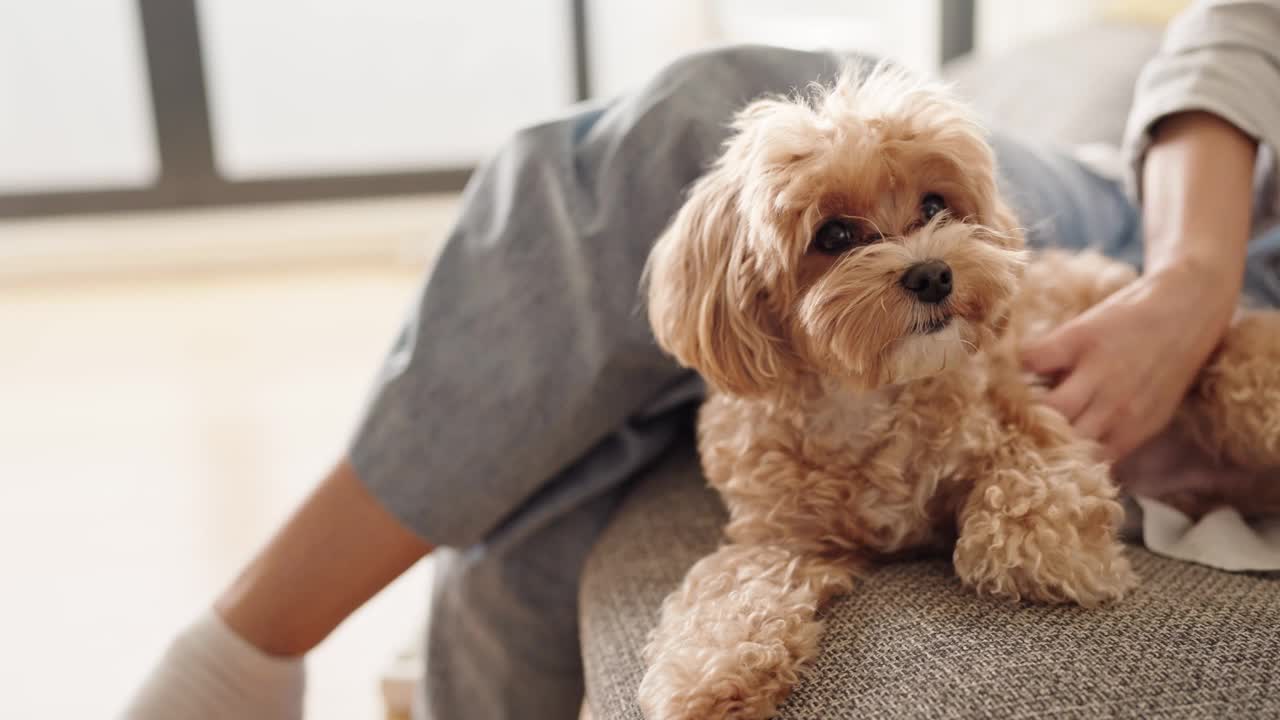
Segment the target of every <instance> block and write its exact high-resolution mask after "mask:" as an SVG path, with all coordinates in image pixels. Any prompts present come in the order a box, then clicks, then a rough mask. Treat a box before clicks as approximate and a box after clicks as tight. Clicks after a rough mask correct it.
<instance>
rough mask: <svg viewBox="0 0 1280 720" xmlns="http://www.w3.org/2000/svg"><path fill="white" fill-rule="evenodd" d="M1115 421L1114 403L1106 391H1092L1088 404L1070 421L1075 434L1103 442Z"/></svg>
mask: <svg viewBox="0 0 1280 720" xmlns="http://www.w3.org/2000/svg"><path fill="white" fill-rule="evenodd" d="M1114 422H1115V403H1114V401H1112V400H1111V398H1109V397H1108V396H1107V394H1106V393H1094V395H1093V397H1092V398H1091V399H1090V400H1089V404H1088V405H1087V406H1086V407H1085V408H1084V409H1083V410H1081V411H1080V413H1079V414H1078V415H1077V416H1076V417H1075V419H1074V420H1072V421H1071V426H1072V427H1073V428H1075V431H1076V434H1077V435H1079V436H1081V437H1086V438H1089V439H1090V440H1097V441H1098V442H1103V438H1105V437H1108V435H1109V433H1110V431H1111V427H1112V425H1113V423H1114Z"/></svg>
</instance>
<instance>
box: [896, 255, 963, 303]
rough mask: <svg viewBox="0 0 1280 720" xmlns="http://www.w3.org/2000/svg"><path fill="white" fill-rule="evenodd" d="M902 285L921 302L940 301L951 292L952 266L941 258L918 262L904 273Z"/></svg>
mask: <svg viewBox="0 0 1280 720" xmlns="http://www.w3.org/2000/svg"><path fill="white" fill-rule="evenodd" d="M902 287H904V288H906V289H908V290H910V291H911V292H913V293H915V295H916V297H917V298H919V300H920V302H927V303H940V302H942V301H943V300H946V299H947V296H948V295H950V294H951V266H950V265H948V264H946V263H944V262H942V261H941V260H926V261H925V262H922V263H916V264H915V265H912V266H911V267H909V268H907V271H906V272H904V273H902Z"/></svg>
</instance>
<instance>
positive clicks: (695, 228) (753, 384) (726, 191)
mask: <svg viewBox="0 0 1280 720" xmlns="http://www.w3.org/2000/svg"><path fill="white" fill-rule="evenodd" d="M731 166H732V163H724V162H722V163H720V164H718V165H717V166H716V167H715V168H713V169H712V170H711V172H710V173H708V174H707V175H705V176H704V177H703V178H702V179H700V180H698V181H697V182H696V183H695V184H694V185H693V187H692V189H691V191H690V194H689V198H688V200H687V201H686V202H685V204H684V207H682V208H681V209H680V212H679V213H677V214H676V217H675V220H674V221H673V222H672V224H671V226H670V227H669V228H667V231H666V232H665V233H663V235H662V237H661V238H659V240H658V242H657V244H655V245H654V248H653V252H652V253H651V254H650V256H649V265H648V268H647V269H646V278H647V282H648V307H649V323H650V325H651V326H652V327H653V334H654V336H655V337H656V338H657V340H658V344H659V345H661V346H662V348H663V349H664V350H666V351H667V352H668V353H671V354H672V355H673V356H675V358H676V359H677V360H679V361H680V363H681V364H682V365H685V366H687V367H690V368H693V369H694V370H697V371H698V372H699V373H701V374H702V376H703V378H705V379H706V380H707V382H708V383H710V384H711V385H712V386H714V387H716V388H718V389H720V390H722V391H725V392H728V393H731V394H735V395H754V394H759V393H760V392H762V391H764V390H765V389H766V388H767V387H769V386H770V385H775V384H776V383H777V382H778V381H779V380H781V379H782V378H783V377H784V375H785V374H786V368H787V366H786V363H785V356H786V354H785V350H784V349H783V344H782V341H781V340H780V339H779V338H778V337H777V333H776V331H775V328H774V325H775V323H774V322H772V321H771V320H770V313H769V310H768V307H767V305H768V298H767V293H766V288H765V285H764V283H765V280H764V278H763V276H762V274H761V268H760V267H759V263H758V262H757V258H755V257H754V255H753V250H752V246H753V243H752V242H751V238H750V237H749V235H748V233H749V232H750V224H749V223H748V221H747V220H746V219H745V218H744V217H743V214H742V213H743V208H742V207H741V206H740V202H739V198H740V195H741V193H742V186H741V182H742V180H741V173H734V172H732V171H731V170H730V169H729V168H730V167H731Z"/></svg>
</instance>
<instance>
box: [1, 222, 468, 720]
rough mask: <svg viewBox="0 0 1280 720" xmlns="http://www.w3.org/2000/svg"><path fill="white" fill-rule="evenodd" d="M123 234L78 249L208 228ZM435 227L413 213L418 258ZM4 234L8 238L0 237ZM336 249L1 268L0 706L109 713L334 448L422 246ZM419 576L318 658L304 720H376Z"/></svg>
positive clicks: (9, 710)
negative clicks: (407, 251) (20, 270)
mask: <svg viewBox="0 0 1280 720" xmlns="http://www.w3.org/2000/svg"><path fill="white" fill-rule="evenodd" d="M364 211H366V212H367V211H368V209H367V208H366V209H365V210H364ZM326 212H328V213H330V214H332V213H333V212H334V209H333V208H332V207H329V208H327V209H326ZM232 214H234V213H232ZM371 217H373V218H374V219H375V220H376V217H377V213H374V214H373V215H371ZM223 218H224V219H225V218H226V214H225V213H224V215H223ZM241 219H242V220H243V218H241ZM116 222H117V221H116V220H111V221H106V222H104V223H103V224H102V225H101V226H99V227H101V228H105V229H103V230H102V233H103V234H104V235H110V228H111V227H116V226H115V225H113V223H116ZM128 222H132V223H133V225H132V226H131V227H132V230H130V231H129V233H128V234H129V235H131V236H133V235H137V236H138V237H136V238H135V237H131V238H125V239H124V240H122V241H121V243H122V244H120V245H118V246H107V247H109V248H110V249H109V250H104V248H103V247H99V248H97V249H96V250H94V252H98V253H108V254H110V255H112V256H114V257H116V258H117V259H118V258H119V257H120V256H127V255H128V254H129V253H130V252H132V251H131V250H130V248H135V249H136V248H137V247H145V246H147V242H150V243H151V244H154V240H155V237H154V235H155V234H156V232H163V233H164V234H165V235H168V234H170V233H172V234H173V237H175V238H179V237H182V236H183V234H184V233H183V228H186V229H187V230H196V229H198V228H201V227H204V226H207V225H208V216H204V215H199V214H197V215H192V216H184V218H180V219H179V220H176V221H175V220H174V218H172V217H168V218H161V219H158V220H157V221H156V223H150V222H149V220H148V219H147V218H145V217H143V218H137V217H135V218H132V219H129V220H128ZM85 224H86V223H85V221H78V222H73V223H69V224H66V225H65V226H64V227H63V228H62V230H64V231H65V232H66V233H70V234H74V232H81V233H82V234H83V233H84V231H85V227H84V226H85ZM324 224H326V225H328V224H329V223H328V222H327V221H326V222H325V223H324ZM375 224H376V222H375ZM351 225H352V227H353V228H355V230H354V231H353V233H352V238H351V240H352V245H353V247H354V246H358V245H359V243H360V241H361V237H360V233H359V231H358V229H359V227H360V224H359V222H355V221H353V222H352V223H351ZM149 227H151V228H153V229H154V228H162V230H159V231H155V232H152V231H149V230H148V229H147V228H149ZM253 227H255V222H254V221H253V220H252V217H250V219H249V220H248V221H245V222H241V223H240V224H239V225H238V226H237V233H238V235H240V237H239V240H240V242H241V244H244V243H245V238H244V237H243V233H245V232H250V233H251V232H252V229H253ZM263 227H268V226H266V225H264V226H263ZM27 229H29V228H27ZM97 229H98V227H95V228H91V230H94V231H95V232H96V231H97ZM56 230H57V228H55V231H56ZM44 231H46V232H48V228H44ZM148 233H150V234H151V235H152V236H153V237H151V238H150V239H149V240H147V242H140V243H132V242H131V240H133V239H138V238H141V237H142V236H146V235H148ZM442 234H443V233H442V226H439V225H438V224H437V225H432V223H425V224H424V226H423V227H422V228H420V232H419V237H420V239H421V241H422V243H423V248H428V247H429V246H434V245H438V241H439V236H440V235H442ZM303 235H305V233H303ZM0 239H3V240H5V241H6V242H8V241H14V240H15V239H16V240H19V241H20V240H22V239H21V238H17V235H16V231H15V228H14V227H7V226H4V225H0ZM25 239H26V240H28V241H30V240H31V238H30V237H26V238H25ZM117 239H118V238H117ZM143 239H146V238H143ZM303 239H305V238H303ZM331 240H333V239H332V238H331ZM270 242H271V239H268V238H264V243H265V244H270ZM5 244H6V243H4V242H0V246H4V245H5ZM17 244H18V245H19V246H20V245H21V242H18V243H17ZM250 244H252V243H250ZM339 244H340V243H338V242H337V241H336V240H333V241H332V242H331V243H330V245H328V246H327V247H328V248H329V251H328V252H326V253H323V254H322V255H323V257H320V258H319V259H317V258H312V257H309V256H308V255H307V253H306V251H305V244H303V245H299V246H298V247H297V248H294V249H295V250H296V249H298V248H302V250H301V251H299V252H296V253H294V256H293V257H289V252H285V251H281V252H277V253H275V255H273V256H272V257H271V258H269V259H268V260H263V258H261V257H260V258H257V261H255V262H249V263H246V262H240V261H237V262H235V263H222V262H219V261H218V260H219V258H217V257H214V256H210V257H209V258H207V259H208V260H209V261H208V262H203V263H202V262H192V260H193V256H191V255H190V254H188V255H187V256H185V260H184V262H183V263H180V264H175V265H171V266H170V267H169V268H167V269H166V268H165V267H162V266H161V265H162V264H157V262H155V257H154V256H152V255H148V257H147V258H141V259H140V261H139V263H133V264H130V263H128V262H125V263H107V265H111V266H112V268H111V269H108V270H101V268H99V270H100V271H94V272H81V273H71V274H69V275H59V274H58V273H57V272H49V267H48V262H47V261H48V260H49V258H47V257H46V258H44V259H43V260H42V262H44V263H45V265H43V266H41V268H42V269H41V270H40V272H38V273H36V274H34V275H30V276H26V277H19V276H18V275H17V274H15V273H14V272H12V271H13V269H14V266H12V265H10V266H9V267H7V268H6V270H8V271H10V272H8V274H0V562H2V564H3V567H4V578H5V581H4V586H5V588H6V592H5V593H4V594H3V601H0V609H2V611H0V638H3V642H0V677H2V678H4V682H3V684H4V686H5V692H4V694H3V696H0V716H3V717H49V718H89V717H108V716H114V714H115V713H116V711H118V710H119V709H120V707H121V705H122V703H123V702H124V700H125V698H126V697H127V695H128V694H129V692H130V690H131V689H132V688H133V687H135V686H136V685H137V683H138V682H139V681H140V679H141V678H142V676H143V674H144V673H145V672H146V670H147V669H148V668H149V667H150V665H151V663H152V662H153V661H154V660H155V658H156V657H157V656H158V655H159V653H160V652H161V650H162V648H163V646H164V645H165V643H166V641H167V639H168V637H169V636H170V634H171V633H172V632H173V631H174V630H175V629H176V628H178V627H179V626H181V625H182V624H183V623H184V622H186V621H187V620H189V619H190V618H192V617H193V616H194V615H195V614H197V613H199V612H200V611H201V609H202V608H203V607H205V606H206V605H207V603H208V602H209V600H210V599H211V597H212V596H213V595H214V594H215V593H216V592H217V591H218V590H219V589H220V588H221V587H222V586H223V585H224V584H225V583H226V582H227V581H228V580H229V578H230V577H231V576H232V575H233V573H234V572H235V571H236V570H237V568H238V567H239V566H240V565H241V563H242V562H243V561H244V560H245V559H246V558H247V556H248V555H249V554H250V553H251V552H252V551H253V550H254V549H255V548H256V547H258V546H259V544H260V543H262V542H263V540H264V539H265V538H266V537H267V535H268V534H269V533H270V532H271V531H272V529H273V528H274V527H275V526H276V525H277V523H279V522H280V520H281V519H282V518H283V517H284V516H285V514H286V513H288V512H289V510H290V509H291V507H292V506H293V504H294V503H295V502H296V500H297V499H298V498H299V497H300V496H301V495H302V494H303V493H305V492H306V491H307V489H308V488H309V487H310V485H311V483H312V482H314V480H315V479H316V478H317V477H318V476H319V475H320V474H321V473H322V472H323V471H325V469H326V468H327V467H328V466H329V465H330V463H332V462H333V461H334V460H335V458H337V457H338V456H339V454H340V453H341V452H342V450H343V446H344V443H345V441H346V438H347V437H348V435H349V433H350V432H351V429H352V425H353V423H354V422H355V420H356V418H357V414H358V412H359V409H360V407H361V403H362V400H363V397H364V394H365V392H366V390H367V388H368V383H369V381H370V378H371V377H372V375H373V372H374V370H375V369H376V367H377V365H378V362H379V359H380V356H381V354H382V352H383V350H384V349H385V348H386V347H387V346H388V345H389V343H390V340H391V337H392V334H393V332H394V331H395V329H396V325H397V322H398V319H399V317H400V316H401V314H402V312H403V311H404V309H405V308H406V307H407V306H408V304H409V303H410V302H411V300H412V297H413V294H414V289H415V286H416V284H417V282H418V280H419V277H420V275H421V274H422V271H423V265H424V263H425V260H424V258H429V257H430V256H431V255H432V252H431V251H430V250H429V249H427V250H423V252H421V253H416V254H413V257H411V258H410V259H409V260H407V261H406V260H405V259H404V255H403V254H402V253H400V254H397V253H394V252H391V253H383V254H382V255H381V256H379V254H378V253H376V252H369V251H368V247H367V246H364V247H362V249H361V251H360V252H353V253H347V254H344V253H340V252H334V251H333V248H335V247H337V246H338V245H339ZM388 247H390V246H388ZM420 249H421V248H420ZM196 259H197V260H198V258H196ZM67 265H68V266H69V267H70V266H76V267H88V266H90V265H93V263H88V264H86V263H85V260H84V258H83V257H78V258H70V257H68V259H67ZM99 265H101V264H99ZM122 268H123V269H122ZM428 582H429V568H428V567H427V565H426V564H423V565H420V566H419V567H417V568H415V569H414V570H413V571H411V572H410V573H408V574H406V575H405V576H404V577H402V578H401V579H400V580H399V581H397V582H396V583H395V584H394V585H393V586H391V587H390V588H389V589H388V590H387V591H386V592H384V593H383V594H382V595H380V596H379V597H378V598H376V599H375V600H374V601H373V602H372V603H370V604H369V605H368V606H366V607H365V608H364V609H362V610H361V611H360V612H359V613H357V614H356V615H355V616H354V617H352V618H351V619H350V620H349V621H348V622H347V623H346V624H345V625H343V626H342V627H341V628H340V629H339V630H338V631H337V632H336V633H335V634H334V635H333V636H332V637H331V638H330V639H329V640H328V641H327V642H326V643H325V644H324V645H323V646H321V648H320V649H318V650H317V651H316V652H315V653H314V654H313V657H312V658H311V660H310V666H309V673H310V674H309V690H308V708H309V712H308V717H309V718H314V719H319V720H328V719H334V720H336V719H337V718H343V719H344V720H348V719H352V718H355V719H360V718H380V717H382V702H381V700H380V696H379V691H378V679H379V675H380V673H381V672H382V671H383V670H384V669H385V668H386V667H387V666H388V665H389V664H390V662H391V660H392V658H393V656H394V655H395V653H396V651H397V650H399V649H400V648H402V647H403V646H405V645H406V644H407V643H410V642H412V641H413V639H414V638H415V636H416V633H417V631H418V629H419V625H420V622H421V611H422V606H423V602H424V600H425V597H426V590H427V583H428Z"/></svg>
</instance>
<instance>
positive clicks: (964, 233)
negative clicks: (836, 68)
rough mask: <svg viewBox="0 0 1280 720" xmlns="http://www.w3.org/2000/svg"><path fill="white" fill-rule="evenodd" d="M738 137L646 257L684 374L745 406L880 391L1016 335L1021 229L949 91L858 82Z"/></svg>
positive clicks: (785, 103) (663, 339) (662, 329)
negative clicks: (801, 388)
mask: <svg viewBox="0 0 1280 720" xmlns="http://www.w3.org/2000/svg"><path fill="white" fill-rule="evenodd" d="M733 129H734V134H733V135H732V136H731V137H730V138H729V140H727V141H726V144H725V148H724V153H723V155H722V156H721V157H720V159H719V160H718V161H717V162H716V163H715V165H714V166H713V167H712V168H711V170H710V172H708V174H707V175H705V176H704V177H703V178H702V179H701V180H699V181H698V182H697V183H696V184H695V185H694V186H693V187H692V189H691V192H690V196H689V198H688V200H687V202H686V203H685V205H684V207H683V208H682V209H681V210H680V212H679V213H678V214H677V216H676V218H675V220H674V222H673V223H672V225H671V227H670V228H668V230H667V231H666V232H665V233H664V235H663V236H662V237H661V238H660V239H659V241H658V242H657V244H656V245H655V246H654V249H653V253H652V255H651V256H650V259H649V267H648V295H649V297H648V301H649V320H650V323H651V324H652V326H653V330H654V333H655V335H656V337H657V339H658V342H659V344H661V345H662V347H663V348H664V349H666V350H667V351H668V352H670V353H671V354H672V355H674V356H675V357H676V358H677V359H678V360H679V361H680V362H681V363H683V364H684V365H686V366H689V367H692V368H694V369H696V370H697V371H699V372H700V373H702V375H703V376H704V377H705V378H706V379H707V381H708V382H710V383H711V384H712V385H714V386H716V387H718V388H719V389H721V390H723V391H726V392H730V393H733V394H738V395H758V394H762V393H769V392H772V391H776V390H778V389H780V388H783V387H785V386H786V385H787V384H788V383H790V382H792V381H793V380H795V379H796V377H797V375H803V374H808V375H818V376H826V377H834V378H837V379H839V380H840V381H841V382H843V383H845V384H849V385H853V386H856V387H860V388H872V387H878V386H882V385H886V384H892V383H899V382H905V381H908V380H912V379H917V378H921V377H926V376H928V375H931V374H934V373H937V372H939V371H941V370H942V369H944V368H946V367H948V366H949V365H953V364H954V363H956V362H959V361H961V360H962V359H964V358H965V357H966V356H968V355H970V354H972V353H975V352H978V351H979V349H980V348H981V347H982V346H983V345H984V343H987V342H989V341H990V340H991V339H992V338H993V337H994V336H995V335H997V334H999V333H1000V332H1001V331H1002V328H1003V324H1004V322H1005V319H1006V316H1007V312H1008V302H1009V299H1010V297H1011V295H1012V293H1013V291H1014V288H1015V286H1016V283H1017V278H1018V276H1019V274H1020V270H1021V267H1022V262H1023V260H1022V252H1021V248H1022V236H1021V233H1020V231H1019V230H1018V228H1017V227H1016V223H1015V219H1014V217H1013V215H1012V213H1011V212H1010V211H1009V210H1008V208H1007V207H1006V206H1005V205H1004V204H1003V203H1002V202H1001V200H1000V197H999V196H998V194H997V191H996V178H995V168H994V160H993V157H992V153H991V150H990V148H989V147H988V145H987V143H986V142H985V140H984V139H983V134H982V131H981V129H980V128H979V127H978V125H977V124H976V123H975V122H974V120H973V119H972V118H971V117H970V116H969V114H968V112H967V111H966V109H965V108H964V107H963V106H961V105H960V104H959V103H958V102H957V101H956V100H954V99H953V98H952V97H951V96H950V95H948V94H947V92H946V90H945V89H944V88H942V87H940V86H937V85H934V84H929V83H925V82H921V81H918V80H916V79H913V78H911V77H910V76H908V75H907V74H905V73H904V72H902V71H899V70H894V69H890V68H888V67H884V66H881V67H877V68H875V69H872V70H871V71H870V72H868V73H866V74H864V75H859V74H858V73H857V72H856V71H847V72H845V73H844V74H843V75H842V76H841V78H840V79H839V80H838V81H837V82H836V83H835V85H834V86H832V87H830V88H826V89H823V90H822V91H820V92H816V93H814V94H813V96H812V97H809V98H805V99H764V100H758V101H756V102H754V103H752V104H751V105H749V106H748V107H747V108H745V109H744V110H743V111H742V112H740V113H739V114H738V116H737V117H736V119H735V120H734V124H733Z"/></svg>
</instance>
